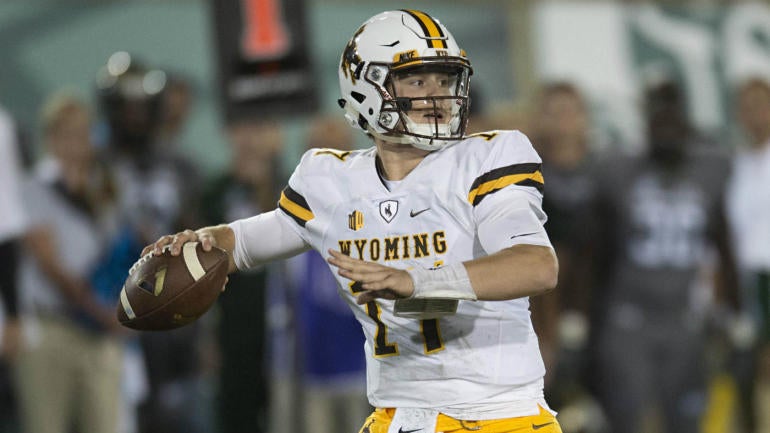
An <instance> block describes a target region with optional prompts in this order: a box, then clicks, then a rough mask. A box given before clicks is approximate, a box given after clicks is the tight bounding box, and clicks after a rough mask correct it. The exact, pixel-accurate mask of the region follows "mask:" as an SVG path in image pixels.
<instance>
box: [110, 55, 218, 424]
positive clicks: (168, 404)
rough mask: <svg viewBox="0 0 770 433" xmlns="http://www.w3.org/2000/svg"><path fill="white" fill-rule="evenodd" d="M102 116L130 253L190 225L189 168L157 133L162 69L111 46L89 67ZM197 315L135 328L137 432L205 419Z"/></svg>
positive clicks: (193, 205) (192, 183) (192, 193)
mask: <svg viewBox="0 0 770 433" xmlns="http://www.w3.org/2000/svg"><path fill="white" fill-rule="evenodd" d="M97 87H98V89H97V90H98V95H99V102H100V108H101V110H102V115H103V116H104V118H105V120H106V122H107V125H106V126H107V128H108V132H109V135H108V144H107V149H108V152H109V157H110V159H109V160H110V163H111V166H112V169H113V170H114V173H115V176H116V178H117V181H118V185H119V189H118V197H119V203H120V213H121V217H122V218H123V222H124V223H125V224H124V226H123V228H124V231H125V234H126V236H127V237H128V236H133V238H134V240H135V242H134V244H135V245H136V246H135V251H134V257H137V256H138V255H139V252H140V251H141V245H146V244H147V243H150V242H152V241H154V240H156V239H157V238H158V237H160V236H161V234H164V233H168V232H174V231H178V230H181V229H184V228H187V227H194V226H197V225H198V224H197V221H198V220H199V217H198V209H197V208H198V206H197V203H198V200H197V198H196V196H197V194H198V191H197V190H196V189H195V187H196V185H199V184H200V182H199V181H198V179H196V175H197V173H196V172H194V171H190V170H186V169H185V164H180V163H179V161H180V160H181V158H178V157H177V156H176V155H177V154H176V152H175V150H174V149H168V148H164V147H163V146H162V144H161V143H160V141H159V133H160V130H161V119H163V108H164V105H163V100H164V99H163V98H164V95H165V91H166V89H167V76H166V73H165V72H163V71H161V70H157V69H149V68H147V67H145V66H144V65H142V64H141V63H140V62H138V61H137V59H135V58H133V57H132V56H131V55H130V54H128V53H126V52H116V53H114V54H113V55H112V56H110V58H109V60H108V61H107V64H106V65H105V66H104V67H103V68H102V69H101V70H100V71H99V73H98V75H97ZM201 323H202V322H196V323H195V324H193V325H191V326H187V327H183V328H180V329H177V330H174V331H169V332H163V333H142V334H141V335H140V342H141V349H142V353H143V357H144V361H145V364H146V372H147V378H148V379H149V396H148V397H147V399H146V400H144V401H143V403H142V404H141V406H140V408H139V432H140V433H154V432H158V431H163V432H167V433H173V432H185V433H194V432H198V431H205V430H206V429H207V425H206V424H207V422H208V420H206V419H204V417H203V416H204V415H205V412H204V411H200V410H198V409H197V404H198V401H199V397H200V393H199V391H200V379H201V378H200V362H199V361H200V359H199V352H198V345H197V342H198V339H199V337H200V335H201V330H200V326H201Z"/></svg>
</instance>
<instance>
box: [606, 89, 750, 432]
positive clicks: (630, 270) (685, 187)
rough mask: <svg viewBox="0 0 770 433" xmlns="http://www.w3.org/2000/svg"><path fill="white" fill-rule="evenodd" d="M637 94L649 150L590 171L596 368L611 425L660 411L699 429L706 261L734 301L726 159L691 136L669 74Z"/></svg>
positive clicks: (720, 293)
mask: <svg viewBox="0 0 770 433" xmlns="http://www.w3.org/2000/svg"><path fill="white" fill-rule="evenodd" d="M644 97H645V99H644V102H645V105H644V115H645V125H646V133H647V143H648V148H647V152H646V153H645V154H643V155H640V156H636V157H627V156H617V157H612V158H610V159H609V160H608V161H605V164H604V165H603V166H602V167H601V170H600V171H599V176H598V177H597V180H596V185H597V186H598V187H599V201H600V209H601V213H602V215H601V220H600V224H601V225H600V228H601V230H602V232H603V233H602V241H603V242H605V243H606V244H605V245H604V246H603V249H602V254H601V256H600V259H601V262H600V266H599V267H598V268H597V269H599V270H600V271H602V272H603V273H604V274H603V275H602V277H604V278H603V279H602V283H603V286H602V288H601V291H600V292H598V293H597V294H596V295H594V296H593V297H592V300H593V302H595V303H596V304H597V305H598V307H599V309H598V312H599V315H598V317H597V324H596V325H595V326H597V328H596V333H597V340H596V342H595V344H592V345H591V347H592V348H594V349H595V350H596V354H595V356H596V359H597V361H598V366H597V368H595V369H594V370H593V372H594V378H595V379H596V380H597V381H598V382H597V385H598V390H599V393H600V396H601V397H602V402H603V406H604V408H605V410H606V411H607V414H608V418H609V421H610V431H612V432H614V433H623V432H629V433H632V432H639V431H640V430H641V429H642V428H643V426H644V425H648V424H647V423H648V422H650V420H651V419H659V420H660V421H661V424H662V425H660V431H661V432H668V433H673V432H677V433H696V432H699V421H700V418H701V416H702V414H703V412H704V409H705V404H706V389H705V388H706V377H705V376H706V371H705V362H704V346H705V343H706V341H705V340H706V336H707V334H706V329H707V328H706V326H705V325H706V320H705V319H706V315H707V312H708V311H707V308H708V306H709V301H708V299H711V298H710V297H709V296H708V295H706V296H703V293H701V292H699V291H698V285H699V283H700V280H699V277H700V275H701V271H702V269H703V268H704V267H705V266H707V265H708V264H709V263H710V262H714V261H716V262H718V266H719V273H718V275H719V277H720V278H719V279H718V281H715V282H714V284H709V289H711V288H715V289H716V301H717V302H718V303H720V304H721V305H725V306H727V307H729V308H730V309H735V308H737V304H738V297H737V293H736V290H735V289H736V279H735V277H736V276H735V272H734V271H735V269H734V263H733V259H732V255H731V252H730V245H729V241H728V236H727V229H726V227H725V225H726V224H725V218H724V209H723V199H724V189H725V179H726V176H725V173H727V172H728V169H729V166H728V160H727V159H726V158H723V157H722V155H718V154H717V153H716V152H715V150H714V149H713V148H710V147H708V146H704V145H703V142H702V141H701V140H699V139H698V138H697V137H696V135H695V134H694V131H693V130H692V128H691V126H690V124H689V122H688V119H687V113H686V108H685V98H684V95H683V94H682V93H681V90H680V88H679V87H678V86H677V85H676V84H674V83H673V82H671V81H661V82H657V83H654V84H651V85H650V86H648V87H647V88H646V89H645V94H644ZM712 252H713V253H716V254H717V256H716V257H714V254H712ZM703 287H704V286H703V285H702V284H701V285H700V288H701V289H702V288H703ZM728 311H729V310H728ZM733 311H734V310H733ZM651 413H653V414H657V415H659V417H657V418H651V417H648V415H650V414H651Z"/></svg>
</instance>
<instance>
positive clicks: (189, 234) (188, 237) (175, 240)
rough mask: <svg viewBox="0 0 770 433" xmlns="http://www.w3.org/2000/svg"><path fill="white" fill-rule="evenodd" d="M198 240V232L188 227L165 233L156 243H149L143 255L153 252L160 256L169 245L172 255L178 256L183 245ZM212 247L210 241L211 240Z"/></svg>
mask: <svg viewBox="0 0 770 433" xmlns="http://www.w3.org/2000/svg"><path fill="white" fill-rule="evenodd" d="M196 241H198V233H196V232H195V231H193V230H190V229H187V230H185V231H181V232H179V233H176V234H173V235H165V236H161V237H160V238H158V240H157V241H155V242H154V243H152V244H150V245H147V246H146V247H144V249H143V250H142V254H141V255H142V257H144V256H145V255H146V254H148V253H150V252H152V254H153V255H156V256H159V255H161V254H163V249H164V248H166V247H168V248H169V249H170V250H171V255H172V256H178V255H179V253H180V252H181V251H182V245H184V244H186V243H187V242H196ZM209 249H210V242H209Z"/></svg>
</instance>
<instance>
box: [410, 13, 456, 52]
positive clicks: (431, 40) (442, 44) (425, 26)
mask: <svg viewBox="0 0 770 433" xmlns="http://www.w3.org/2000/svg"><path fill="white" fill-rule="evenodd" d="M403 11H404V12H406V13H408V14H409V15H411V16H412V17H413V18H414V19H415V20H417V23H418V24H420V27H421V28H422V31H423V33H424V34H425V37H426V38H427V42H428V48H448V46H447V43H446V40H447V38H446V35H444V32H443V31H441V26H439V24H438V22H436V20H434V19H433V18H431V16H430V15H428V14H426V13H425V12H422V11H418V10H413V9H403Z"/></svg>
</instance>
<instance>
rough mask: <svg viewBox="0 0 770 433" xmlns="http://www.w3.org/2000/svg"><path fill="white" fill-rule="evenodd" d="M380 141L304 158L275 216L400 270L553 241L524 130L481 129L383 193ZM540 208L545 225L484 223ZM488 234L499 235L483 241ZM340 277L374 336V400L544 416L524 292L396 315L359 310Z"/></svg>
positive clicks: (327, 244)
mask: <svg viewBox="0 0 770 433" xmlns="http://www.w3.org/2000/svg"><path fill="white" fill-rule="evenodd" d="M375 155H376V151H375V149H374V148H370V149H367V150H358V151H352V152H343V151H337V150H330V149H311V150H310V151H308V152H307V153H305V154H304V156H303V157H302V160H301V162H300V164H299V165H298V166H297V168H296V170H295V172H294V174H293V175H292V176H291V178H290V180H289V185H288V187H287V188H286V189H284V191H283V193H282V195H281V199H280V201H279V208H280V209H281V210H282V212H278V213H279V214H280V215H282V217H284V218H287V219H290V222H291V225H292V226H293V227H294V228H295V230H296V231H297V233H298V234H299V235H300V236H301V237H302V238H303V239H304V240H305V242H306V243H308V244H309V245H311V246H312V247H313V248H314V249H316V250H317V251H320V252H321V254H322V255H324V256H325V257H326V256H328V252H327V251H328V250H329V249H334V250H339V251H342V252H343V253H345V254H348V255H350V256H352V257H354V258H360V259H363V260H369V261H375V262H379V263H382V264H385V265H387V266H392V267H395V268H401V269H408V268H410V267H422V268H432V267H437V266H442V265H445V264H450V263H457V262H463V261H467V260H471V259H474V258H477V257H482V256H486V255H489V254H491V253H494V252H496V251H499V250H500V249H502V248H505V247H508V246H512V245H515V244H519V243H528V244H537V245H546V246H550V243H549V241H548V238H547V236H546V235H545V231H544V230H543V223H544V222H545V215H544V214H543V212H542V210H541V201H542V195H541V192H540V191H541V189H542V185H543V179H542V175H541V173H540V158H539V156H538V155H537V153H536V152H535V150H534V149H533V148H532V145H531V144H530V142H529V140H528V139H527V137H526V136H525V135H523V134H522V133H520V132H517V131H494V132H490V133H484V134H476V135H473V136H471V137H468V138H466V139H465V140H463V141H460V142H457V143H455V144H452V145H449V146H447V147H446V148H444V149H442V150H440V151H437V152H434V153H431V154H428V155H427V156H426V157H425V159H424V160H423V161H421V162H420V164H419V165H418V166H417V167H416V168H415V169H414V170H413V171H412V172H411V173H409V175H408V176H407V177H406V178H405V179H403V180H402V181H400V182H393V183H391V184H390V187H391V189H390V190H389V189H388V188H386V186H385V184H384V183H383V181H382V180H381V179H380V177H379V175H378V171H377V168H376V163H375ZM511 206H513V207H519V208H522V209H528V210H531V212H530V214H531V215H532V214H533V215H536V216H537V217H535V218H532V220H533V221H534V222H535V225H536V227H535V228H534V230H533V227H532V225H531V224H529V225H528V224H510V225H506V227H505V229H504V230H502V231H500V232H499V233H494V236H489V234H487V235H484V234H483V233H480V232H479V222H480V221H483V220H485V219H494V218H495V215H496V213H498V212H499V209H501V208H505V207H511ZM485 237H486V238H487V239H494V240H492V241H490V240H486V241H485V240H484V238H485ZM333 271H334V272H333V273H334V275H335V276H336V277H337V280H338V283H339V289H338V290H339V293H340V295H341V296H342V298H343V299H344V300H345V302H347V303H348V304H349V305H350V307H351V308H352V309H353V311H354V313H355V315H356V317H357V318H358V320H359V321H360V323H361V325H362V326H363V329H364V333H365V335H366V343H365V351H366V355H367V382H368V394H369V401H370V403H371V404H372V405H373V406H376V407H420V408H435V409H439V410H440V411H441V412H443V413H445V414H447V415H450V416H454V417H456V418H460V419H492V418H502V417H511V416H521V415H525V414H536V413H537V412H538V408H537V404H538V403H539V404H541V405H544V402H543V401H542V378H543V375H544V373H545V369H544V366H543V361H542V358H541V356H540V350H539V347H538V342H537V337H536V335H535V332H534V330H533V328H532V324H531V321H530V313H529V301H528V299H527V298H522V299H516V300H511V301H495V302H482V301H478V302H471V301H460V305H459V307H458V309H457V312H456V313H455V314H454V315H450V316H444V317H441V318H440V319H430V320H419V319H409V318H404V317H397V316H395V315H394V314H393V301H388V300H377V301H375V302H369V303H368V304H367V305H357V304H356V303H355V296H354V293H355V292H356V291H357V290H359V289H358V287H357V284H356V283H354V282H352V281H350V280H347V279H345V278H343V277H341V276H339V275H338V274H337V272H336V269H333Z"/></svg>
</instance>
